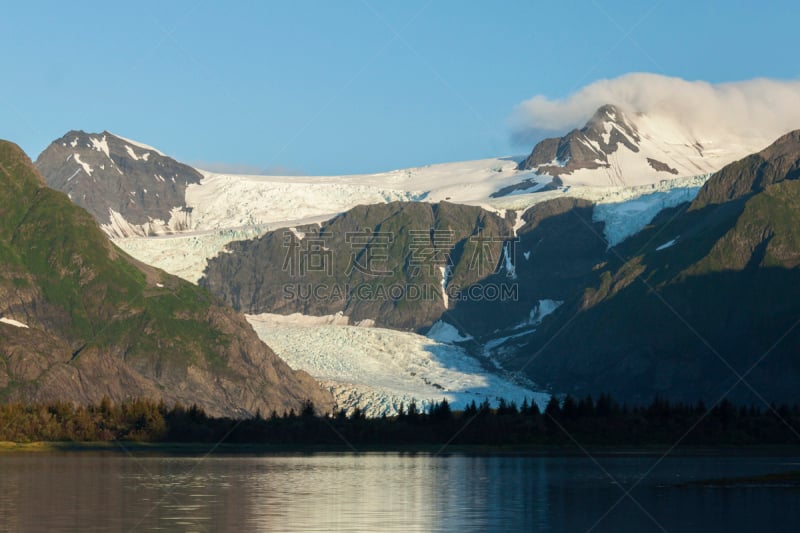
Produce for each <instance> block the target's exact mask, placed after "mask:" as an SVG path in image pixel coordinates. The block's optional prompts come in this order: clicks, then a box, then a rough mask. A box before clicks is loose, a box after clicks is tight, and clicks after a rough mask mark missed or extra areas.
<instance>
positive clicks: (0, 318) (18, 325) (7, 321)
mask: <svg viewBox="0 0 800 533" xmlns="http://www.w3.org/2000/svg"><path fill="white" fill-rule="evenodd" d="M0 322H2V323H3V324H8V325H9V326H14V327H15V328H24V329H28V325H27V324H23V323H22V322H19V321H18V320H14V319H13V318H6V317H4V316H0Z"/></svg>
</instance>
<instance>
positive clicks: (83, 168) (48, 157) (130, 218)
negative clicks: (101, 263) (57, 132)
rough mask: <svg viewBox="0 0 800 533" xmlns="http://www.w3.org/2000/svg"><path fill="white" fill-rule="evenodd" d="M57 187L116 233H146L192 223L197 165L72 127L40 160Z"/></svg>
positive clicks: (48, 179)
mask: <svg viewBox="0 0 800 533" xmlns="http://www.w3.org/2000/svg"><path fill="white" fill-rule="evenodd" d="M36 168H37V169H38V170H39V172H40V173H41V174H42V176H44V178H45V181H46V182H47V184H48V185H49V186H50V187H52V188H53V189H56V190H59V191H62V192H64V193H66V194H67V195H68V196H69V197H70V199H71V200H72V201H73V202H75V204H77V205H79V206H81V207H83V208H84V209H86V210H87V211H89V213H91V214H92V215H93V216H94V217H95V218H96V219H97V220H98V221H99V222H100V224H101V227H102V228H103V230H104V231H105V232H106V233H107V234H108V235H109V236H111V237H126V236H135V235H140V236H145V235H154V234H162V233H170V232H172V231H179V230H182V229H188V228H189V227H190V225H191V210H190V209H189V208H187V207H186V202H185V197H186V187H187V186H189V185H190V184H192V183H198V182H199V181H200V180H201V179H202V175H201V174H200V173H199V172H197V171H196V170H195V169H193V168H192V167H190V166H188V165H184V164H183V163H179V162H177V161H175V160H174V159H172V158H170V157H167V156H165V155H164V154H162V153H161V152H159V151H158V150H156V149H155V148H150V147H145V146H144V145H141V144H138V143H135V142H133V141H129V140H126V139H123V138H121V137H117V136H116V135H114V134H112V133H109V132H107V131H104V132H102V133H85V132H82V131H70V132H69V133H67V134H66V135H64V136H63V137H61V138H60V139H57V140H55V141H53V142H52V143H51V144H50V146H48V147H47V149H45V150H44V152H42V153H41V154H40V155H39V157H38V159H37V160H36Z"/></svg>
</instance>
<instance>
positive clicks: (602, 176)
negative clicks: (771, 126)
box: [519, 104, 760, 186]
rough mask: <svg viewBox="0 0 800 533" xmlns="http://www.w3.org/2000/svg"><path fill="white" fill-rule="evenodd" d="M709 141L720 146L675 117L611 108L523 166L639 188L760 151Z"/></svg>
mask: <svg viewBox="0 0 800 533" xmlns="http://www.w3.org/2000/svg"><path fill="white" fill-rule="evenodd" d="M704 143H707V144H711V145H712V146H713V145H714V144H715V143H714V140H713V139H708V140H703V141H701V140H699V139H698V138H696V136H695V135H694V134H693V133H692V131H691V129H690V128H689V127H687V126H686V125H684V124H681V123H680V122H679V121H677V120H676V119H675V118H674V117H672V116H668V115H660V114H658V113H656V112H653V113H643V112H639V113H628V112H626V111H624V110H623V109H622V108H621V107H619V106H615V105H610V104H607V105H604V106H601V107H600V108H599V109H598V110H597V111H596V112H595V113H594V115H593V116H592V117H591V118H590V119H589V120H588V121H587V122H586V125H585V126H584V127H583V128H581V129H574V130H572V131H571V132H569V133H568V134H567V135H565V136H564V137H560V138H550V139H544V140H542V141H541V142H539V143H538V144H537V145H536V146H535V147H534V149H533V151H532V152H531V154H530V155H529V156H528V157H527V158H526V159H525V160H524V161H523V162H522V163H520V166H519V168H520V169H521V170H533V171H534V172H535V173H536V174H538V175H550V176H558V177H559V178H560V180H561V181H562V182H563V183H564V184H565V185H588V186H591V185H594V186H608V185H612V186H635V185H643V184H646V183H653V182H658V181H660V180H664V179H670V178H677V177H689V176H697V175H701V174H707V173H710V172H714V171H715V170H717V169H719V168H721V167H722V166H724V165H725V164H727V163H730V162H732V161H735V160H737V159H739V158H741V157H743V156H744V155H746V154H747V153H750V152H753V151H756V150H758V149H759V148H760V147H759V146H758V145H756V143H755V142H751V143H750V144H747V143H745V144H744V145H731V146H729V147H727V148H726V149H722V150H719V149H714V150H708V149H706V148H707V147H706V146H704Z"/></svg>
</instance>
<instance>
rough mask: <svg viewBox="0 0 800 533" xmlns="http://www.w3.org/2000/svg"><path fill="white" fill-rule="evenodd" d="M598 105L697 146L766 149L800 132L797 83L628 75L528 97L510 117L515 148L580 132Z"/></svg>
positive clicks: (799, 90)
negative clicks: (665, 123)
mask: <svg viewBox="0 0 800 533" xmlns="http://www.w3.org/2000/svg"><path fill="white" fill-rule="evenodd" d="M603 104H614V105H617V106H619V107H620V108H622V109H623V110H624V111H626V112H628V113H637V112H641V113H646V114H648V115H651V116H660V117H662V118H665V119H669V120H671V121H672V122H673V123H674V124H676V125H678V126H680V127H682V128H684V129H686V130H688V131H689V132H691V134H693V135H694V136H695V138H696V139H697V140H699V141H702V140H703V139H715V140H718V141H724V140H727V139H730V140H731V141H734V142H735V140H736V139H743V138H746V139H757V140H759V141H763V142H764V143H765V145H766V144H768V143H769V142H771V141H773V140H774V139H776V138H777V137H779V136H781V135H782V134H784V133H786V132H788V131H791V130H794V129H800V81H781V80H772V79H764V78H760V79H754V80H747V81H738V82H730V83H708V82H705V81H687V80H683V79H681V78H672V77H668V76H661V75H658V74H647V73H632V74H626V75H624V76H620V77H618V78H614V79H610V80H599V81H596V82H594V83H591V84H590V85H587V86H586V87H584V88H582V89H580V90H578V91H577V92H575V93H573V94H571V95H569V96H567V97H566V98H561V99H550V98H547V97H545V96H542V95H537V96H534V97H533V98H531V99H529V100H526V101H524V102H522V103H521V104H519V105H518V106H517V108H516V109H515V111H514V113H513V115H512V131H513V136H514V139H515V140H516V141H517V142H525V143H529V142H531V141H535V140H539V139H541V138H542V137H543V136H545V135H548V134H549V135H553V134H559V135H560V134H562V133H564V132H566V131H567V130H569V129H572V128H575V127H580V126H582V125H583V124H585V122H586V120H587V119H588V118H589V117H591V116H592V114H593V113H594V111H595V110H596V109H597V108H598V107H600V106H601V105H603Z"/></svg>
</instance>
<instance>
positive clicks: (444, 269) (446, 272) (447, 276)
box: [439, 265, 451, 309]
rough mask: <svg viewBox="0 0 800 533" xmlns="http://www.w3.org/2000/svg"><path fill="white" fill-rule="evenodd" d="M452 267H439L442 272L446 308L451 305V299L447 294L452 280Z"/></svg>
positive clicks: (443, 296)
mask: <svg viewBox="0 0 800 533" xmlns="http://www.w3.org/2000/svg"><path fill="white" fill-rule="evenodd" d="M450 268H451V267H450V265H444V266H440V267H439V272H441V274H442V304H444V308H445V309H448V308H449V307H450V299H449V297H448V294H447V284H448V283H449V281H450Z"/></svg>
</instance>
